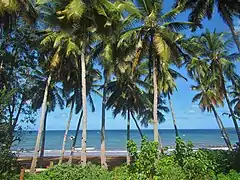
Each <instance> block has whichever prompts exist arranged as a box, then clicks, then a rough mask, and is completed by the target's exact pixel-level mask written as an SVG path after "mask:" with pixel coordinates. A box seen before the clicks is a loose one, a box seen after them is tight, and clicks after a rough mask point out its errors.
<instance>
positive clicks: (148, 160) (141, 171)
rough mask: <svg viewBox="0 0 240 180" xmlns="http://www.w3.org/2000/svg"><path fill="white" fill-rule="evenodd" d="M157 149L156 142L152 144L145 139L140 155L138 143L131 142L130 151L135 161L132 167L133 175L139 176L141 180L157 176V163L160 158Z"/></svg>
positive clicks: (129, 144)
mask: <svg viewBox="0 0 240 180" xmlns="http://www.w3.org/2000/svg"><path fill="white" fill-rule="evenodd" d="M157 147H158V145H157V143H156V142H150V141H148V140H147V138H146V137H144V138H143V139H142V143H141V148H140V152H139V153H138V152H137V145H136V143H134V142H133V141H129V142H128V149H129V152H130V155H131V158H132V161H133V162H132V164H131V166H130V171H131V173H133V174H137V176H138V178H140V179H144V178H149V177H153V175H154V174H155V163H156V161H157V159H158V156H159V151H158V148H157Z"/></svg>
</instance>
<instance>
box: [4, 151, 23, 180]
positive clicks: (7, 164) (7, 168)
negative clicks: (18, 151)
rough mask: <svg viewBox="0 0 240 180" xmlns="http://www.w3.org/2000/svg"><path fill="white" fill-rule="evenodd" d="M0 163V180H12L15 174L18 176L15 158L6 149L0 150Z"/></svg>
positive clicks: (18, 169)
mask: <svg viewBox="0 0 240 180" xmlns="http://www.w3.org/2000/svg"><path fill="white" fill-rule="evenodd" d="M0 162H1V163H0V179H2V180H4V179H6V180H8V179H11V180H12V179H13V177H14V176H15V175H16V174H19V171H20V167H19V164H18V162H17V159H16V156H15V154H13V153H11V151H9V150H8V148H1V149H0Z"/></svg>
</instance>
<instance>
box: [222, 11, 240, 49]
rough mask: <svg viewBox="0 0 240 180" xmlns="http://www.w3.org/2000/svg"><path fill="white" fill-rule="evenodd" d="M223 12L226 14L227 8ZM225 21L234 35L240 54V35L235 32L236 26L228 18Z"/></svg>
mask: <svg viewBox="0 0 240 180" xmlns="http://www.w3.org/2000/svg"><path fill="white" fill-rule="evenodd" d="M222 11H223V12H225V8H222ZM224 19H225V20H226V22H227V25H228V27H229V28H230V30H231V33H232V35H233V39H234V41H235V43H236V45H237V48H238V51H239V53H240V41H239V37H238V34H237V32H236V31H235V28H234V24H233V22H232V20H231V19H230V18H229V17H228V16H224Z"/></svg>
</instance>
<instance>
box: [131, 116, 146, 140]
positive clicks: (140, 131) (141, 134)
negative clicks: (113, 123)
mask: <svg viewBox="0 0 240 180" xmlns="http://www.w3.org/2000/svg"><path fill="white" fill-rule="evenodd" d="M131 115H132V118H133V120H134V122H135V124H136V126H137V129H138V132H139V134H140V136H141V138H143V133H142V130H141V129H140V127H139V125H138V122H137V120H136V118H135V117H134V115H133V113H131Z"/></svg>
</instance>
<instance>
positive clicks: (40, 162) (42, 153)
mask: <svg viewBox="0 0 240 180" xmlns="http://www.w3.org/2000/svg"><path fill="white" fill-rule="evenodd" d="M47 115H48V107H47V109H46V113H45V117H44V125H43V132H42V147H41V151H40V158H39V167H42V162H43V157H44V150H45V141H46V125H47Z"/></svg>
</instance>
